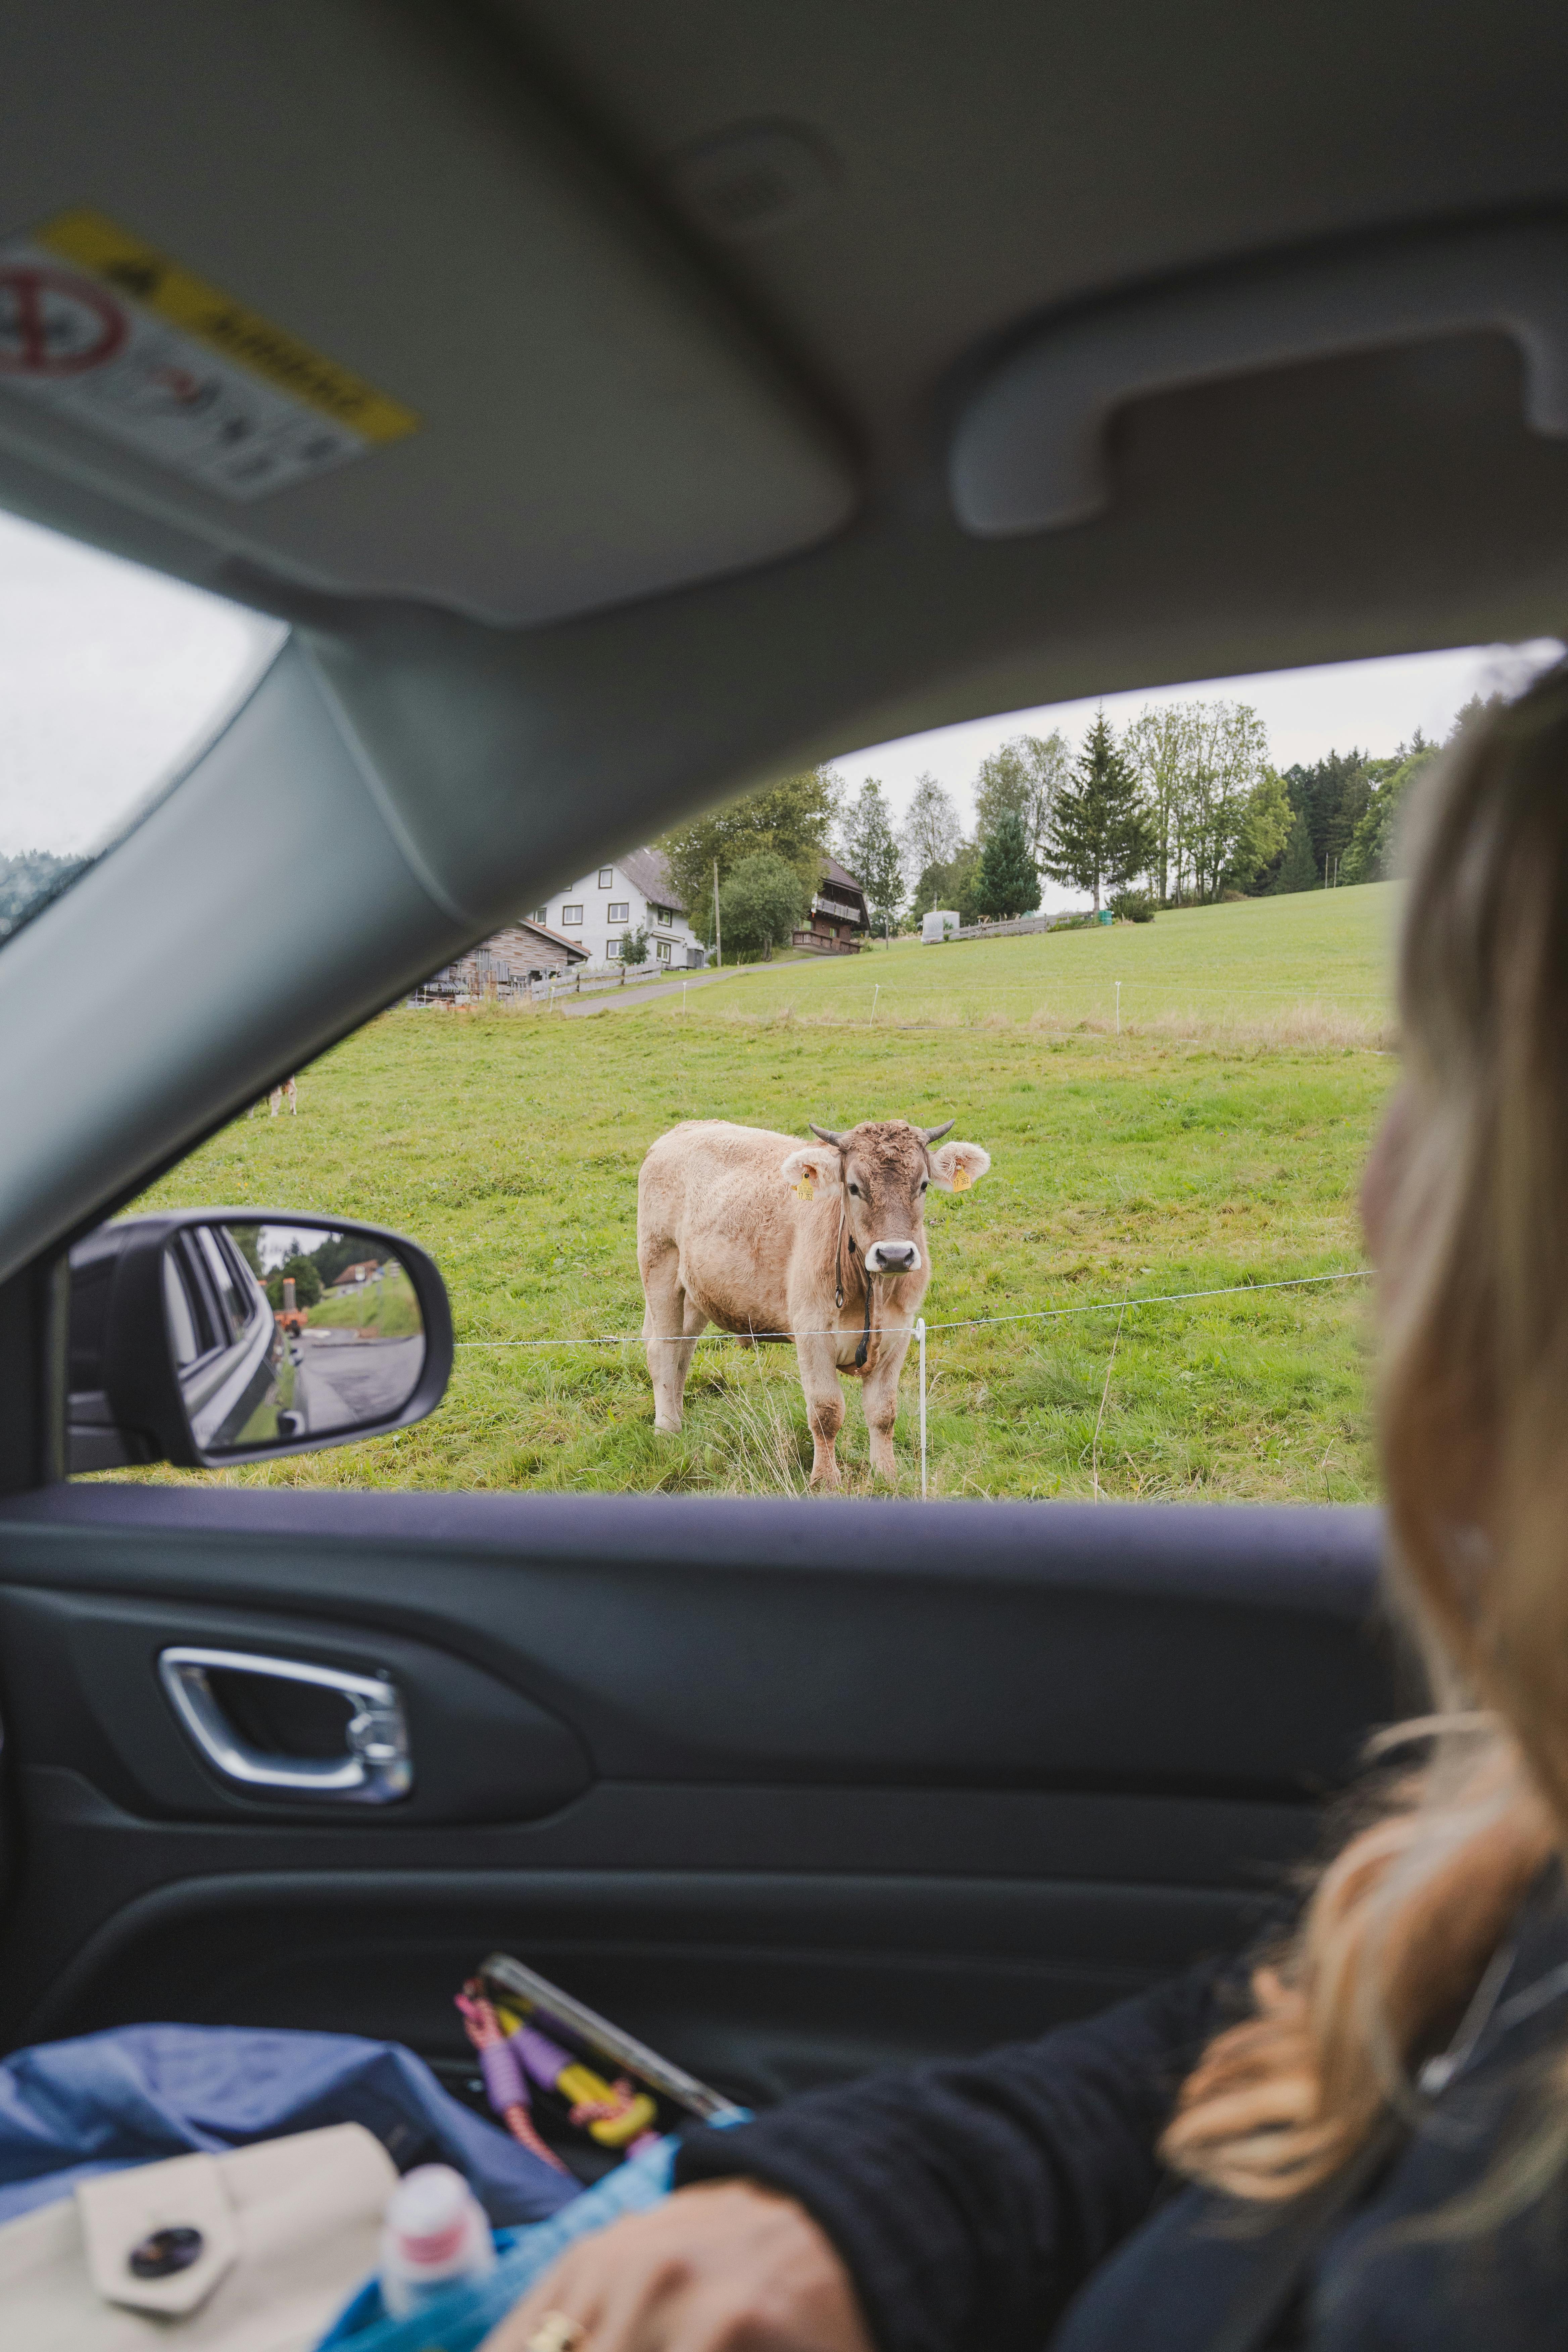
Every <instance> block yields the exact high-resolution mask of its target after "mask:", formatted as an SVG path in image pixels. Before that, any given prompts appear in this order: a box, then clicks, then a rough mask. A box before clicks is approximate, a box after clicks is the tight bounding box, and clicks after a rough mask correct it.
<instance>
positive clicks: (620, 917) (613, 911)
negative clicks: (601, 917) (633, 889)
mask: <svg viewBox="0 0 1568 2352" xmlns="http://www.w3.org/2000/svg"><path fill="white" fill-rule="evenodd" d="M609 919H610V920H611V922H612V923H629V922H630V920H631V919H632V902H631V900H630V899H629V898H612V899H611V901H610V917H609Z"/></svg>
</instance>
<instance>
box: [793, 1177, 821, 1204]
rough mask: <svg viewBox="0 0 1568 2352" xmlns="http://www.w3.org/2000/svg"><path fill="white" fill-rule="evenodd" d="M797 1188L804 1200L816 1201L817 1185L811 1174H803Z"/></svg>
mask: <svg viewBox="0 0 1568 2352" xmlns="http://www.w3.org/2000/svg"><path fill="white" fill-rule="evenodd" d="M795 1191H796V1192H798V1193H799V1194H800V1197H801V1199H802V1200H803V1201H814V1200H815V1199H816V1184H815V1183H814V1182H813V1181H812V1179H811V1178H810V1177H809V1176H803V1177H802V1178H801V1180H800V1182H799V1183H798V1184H797V1185H796V1186H795Z"/></svg>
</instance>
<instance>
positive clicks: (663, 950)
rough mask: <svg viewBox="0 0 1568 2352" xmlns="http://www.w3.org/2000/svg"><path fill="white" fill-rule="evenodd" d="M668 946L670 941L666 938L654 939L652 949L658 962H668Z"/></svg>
mask: <svg viewBox="0 0 1568 2352" xmlns="http://www.w3.org/2000/svg"><path fill="white" fill-rule="evenodd" d="M669 948H670V943H669V941H668V940H655V941H654V943H653V951H654V953H655V955H656V956H657V957H658V960H659V961H660V963H668V961H669Z"/></svg>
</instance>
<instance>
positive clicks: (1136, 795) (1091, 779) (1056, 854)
mask: <svg viewBox="0 0 1568 2352" xmlns="http://www.w3.org/2000/svg"><path fill="white" fill-rule="evenodd" d="M1155 849H1156V844H1155V840H1154V832H1153V827H1152V825H1151V824H1150V822H1149V819H1148V816H1147V814H1146V813H1145V811H1144V808H1143V804H1142V795H1141V793H1140V789H1139V782H1138V778H1137V777H1136V775H1135V774H1134V773H1133V772H1132V769H1131V766H1130V764H1129V762H1128V761H1127V760H1126V758H1125V757H1124V756H1123V754H1122V752H1121V751H1120V750H1119V749H1118V747H1117V741H1116V738H1115V736H1114V735H1113V734H1112V733H1111V731H1110V722H1109V720H1108V719H1106V716H1105V713H1104V711H1103V710H1102V711H1101V712H1100V716H1099V717H1098V718H1097V719H1096V720H1095V722H1094V724H1093V726H1092V727H1091V728H1090V729H1089V733H1088V734H1087V735H1086V736H1085V737H1084V741H1083V749H1082V751H1080V752H1079V755H1078V758H1077V759H1076V760H1075V761H1073V766H1072V774H1071V777H1070V779H1069V781H1068V782H1067V783H1065V784H1064V785H1063V786H1062V788H1061V790H1060V792H1059V793H1058V795H1057V801H1056V806H1055V807H1054V809H1053V810H1052V812H1051V818H1050V823H1049V824H1048V825H1047V828H1046V844H1045V856H1044V858H1043V859H1042V861H1041V862H1042V864H1043V865H1044V866H1045V870H1046V872H1047V874H1048V875H1049V876H1050V877H1051V879H1052V881H1053V882H1067V883H1070V884H1072V885H1074V886H1076V887H1077V888H1079V889H1080V890H1091V891H1092V892H1093V893H1094V911H1095V913H1096V914H1097V915H1098V914H1099V912H1100V896H1101V893H1102V892H1103V891H1104V890H1105V889H1107V888H1108V887H1109V888H1110V889H1116V888H1118V887H1120V886H1121V884H1122V883H1123V882H1128V881H1131V878H1132V877H1133V875H1135V874H1143V873H1146V872H1147V871H1148V869H1149V867H1150V866H1152V864H1153V862H1154V856H1155Z"/></svg>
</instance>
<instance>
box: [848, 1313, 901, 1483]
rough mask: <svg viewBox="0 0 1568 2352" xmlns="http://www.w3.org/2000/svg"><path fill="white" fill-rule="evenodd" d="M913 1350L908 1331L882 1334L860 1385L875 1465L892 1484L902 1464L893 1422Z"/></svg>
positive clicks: (897, 1481) (879, 1474)
mask: <svg viewBox="0 0 1568 2352" xmlns="http://www.w3.org/2000/svg"><path fill="white" fill-rule="evenodd" d="M900 1319H901V1318H900ZM909 1352H910V1342H909V1336H908V1334H907V1333H903V1334H900V1337H899V1338H897V1339H886V1338H883V1337H881V1336H880V1335H879V1337H878V1340H877V1360H876V1362H875V1363H874V1364H873V1365H872V1367H871V1369H870V1370H869V1371H868V1373H867V1374H866V1376H865V1379H864V1380H863V1381H862V1382H861V1385H860V1402H861V1403H862V1404H863V1405H864V1406H865V1408H866V1433H867V1435H868V1437H869V1439H870V1441H871V1467H872V1469H873V1470H874V1471H875V1473H876V1475H877V1476H878V1477H879V1478H885V1479H886V1480H887V1482H888V1484H889V1486H897V1485H898V1483H899V1468H898V1464H897V1463H896V1462H895V1460H894V1459H893V1423H894V1422H895V1421H896V1420H897V1419H898V1413H899V1374H900V1372H901V1371H902V1370H903V1369H904V1358H905V1357H906V1356H907V1355H908V1354H909Z"/></svg>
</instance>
